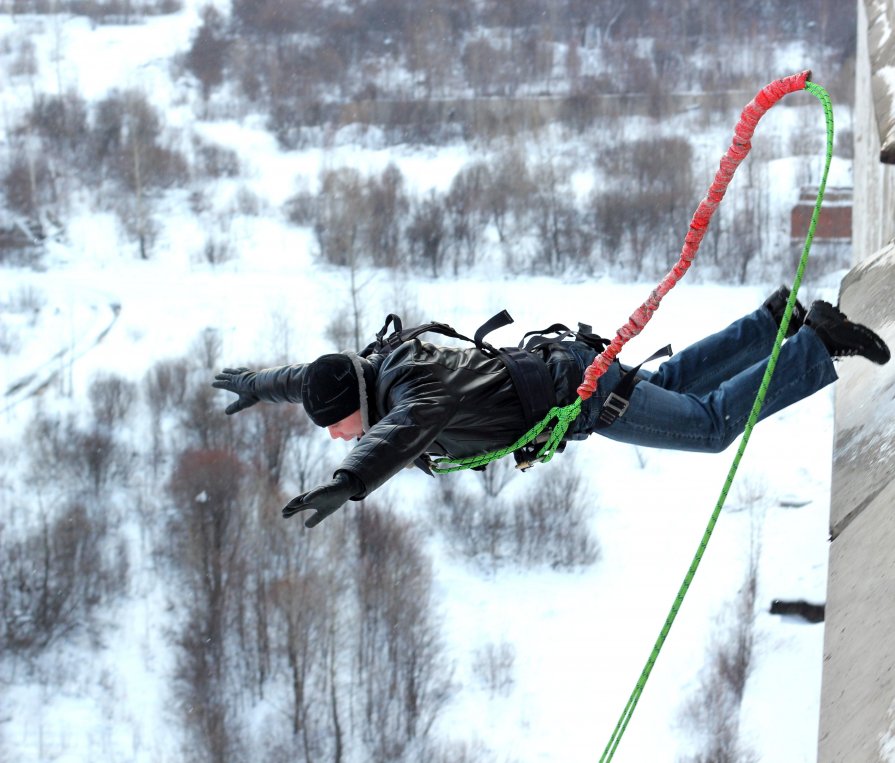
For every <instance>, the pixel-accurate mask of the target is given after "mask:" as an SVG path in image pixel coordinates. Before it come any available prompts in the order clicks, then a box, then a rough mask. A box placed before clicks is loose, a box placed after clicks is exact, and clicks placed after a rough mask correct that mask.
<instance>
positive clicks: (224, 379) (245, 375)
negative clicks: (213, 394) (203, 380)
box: [211, 368, 258, 416]
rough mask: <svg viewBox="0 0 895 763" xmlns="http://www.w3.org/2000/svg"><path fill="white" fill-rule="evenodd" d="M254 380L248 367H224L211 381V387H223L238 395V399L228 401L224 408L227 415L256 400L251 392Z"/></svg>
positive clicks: (250, 404)
mask: <svg viewBox="0 0 895 763" xmlns="http://www.w3.org/2000/svg"><path fill="white" fill-rule="evenodd" d="M254 381H255V372H254V371H249V369H248V368H225V369H224V370H223V371H221V372H220V373H219V374H218V375H217V376H215V377H214V381H213V382H212V383H211V386H212V387H217V389H225V390H227V392H235V393H236V394H237V395H239V399H238V400H237V401H236V402H235V403H230V405H228V406H227V408H226V409H225V410H224V413H226V414H227V415H228V416H231V415H233V414H234V413H238V412H239V411H244V410H245V409H246V408H250V407H251V406H253V405H254V404H255V403H257V402H258V398H257V397H256V396H255V393H254V392H253V386H252V383H253V382H254Z"/></svg>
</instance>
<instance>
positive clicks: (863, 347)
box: [805, 300, 890, 365]
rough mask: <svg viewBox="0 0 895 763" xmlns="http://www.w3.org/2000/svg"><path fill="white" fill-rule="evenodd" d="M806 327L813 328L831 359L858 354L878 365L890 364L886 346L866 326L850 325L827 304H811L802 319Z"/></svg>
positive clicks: (850, 323)
mask: <svg viewBox="0 0 895 763" xmlns="http://www.w3.org/2000/svg"><path fill="white" fill-rule="evenodd" d="M805 325H806V326H810V327H811V328H812V329H814V332H815V333H816V334H817V336H818V337H819V338H820V341H821V342H823V343H824V347H826V348H827V351H828V352H829V353H830V357H831V358H844V357H851V356H853V355H860V356H861V357H863V358H867V360H870V361H873V362H874V363H878V364H879V365H883V364H884V363H888V362H889V357H890V353H889V348H888V346H887V345H886V343H885V342H884V341H883V340H882V339H881V338H880V337H879V336H877V335H876V334H875V333H874V332H873V331H871V330H870V329H869V328H867V327H866V326H862V325H861V324H860V323H852V322H851V321H850V320H849V319H848V318H847V317H846V316H845V313H843V312H842V311H841V310H839V309H838V308H835V307H833V305H831V304H830V303H829V302H824V301H822V300H818V301H817V302H813V303H812V304H811V309H810V310H809V311H808V315H807V316H805Z"/></svg>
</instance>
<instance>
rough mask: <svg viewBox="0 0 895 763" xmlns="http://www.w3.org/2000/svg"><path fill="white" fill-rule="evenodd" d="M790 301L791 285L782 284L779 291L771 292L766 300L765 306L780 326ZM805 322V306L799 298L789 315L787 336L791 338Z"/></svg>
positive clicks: (778, 326)
mask: <svg viewBox="0 0 895 763" xmlns="http://www.w3.org/2000/svg"><path fill="white" fill-rule="evenodd" d="M788 301H789V287H788V286H781V287H780V288H779V289H777V291H775V292H774V293H773V294H771V296H770V297H768V298H767V299H766V300H765V301H764V306H765V307H766V308H767V309H768V311H769V312H770V313H771V315H772V316H773V318H774V321H775V322H776V323H777V328H780V321H782V320H783V313H784V312H785V311H786V303H787V302H788ZM804 322H805V307H804V306H803V305H802V303H801V302H799V300H796V303H795V304H794V305H793V306H792V313H791V314H790V316H789V325H788V326H787V327H786V338H787V339H789V337H791V336H792V335H793V334H795V333H796V331H798V330H799V329H800V328H802V324H803V323H804Z"/></svg>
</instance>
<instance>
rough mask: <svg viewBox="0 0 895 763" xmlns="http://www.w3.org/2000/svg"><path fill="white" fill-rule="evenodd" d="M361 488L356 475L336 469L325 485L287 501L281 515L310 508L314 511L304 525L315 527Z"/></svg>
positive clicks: (286, 515) (361, 490)
mask: <svg viewBox="0 0 895 763" xmlns="http://www.w3.org/2000/svg"><path fill="white" fill-rule="evenodd" d="M363 490H364V486H363V484H362V483H361V481H360V480H359V479H358V478H357V477H355V476H354V475H353V474H350V473H349V472H343V471H338V472H336V474H335V476H334V477H333V478H332V479H331V480H330V481H329V482H327V483H326V484H325V485H320V486H319V487H315V488H314V489H313V490H309V491H308V492H307V493H302V494H301V495H300V496H298V497H297V498H293V499H292V500H291V501H289V503H287V504H286V506H285V507H283V516H284V517H286V518H288V517H291V516H292V515H293V514H296V513H298V512H299V511H306V510H308V509H311V510H313V511H314V513H313V514H312V515H311V516H310V517H309V518H308V519H307V521H306V522H305V527H316V526H317V525H319V524H320V523H321V522H322V521H323V520H324V519H326V518H327V517H328V516H329V515H330V514H332V513H333V512H334V511H336V509H338V508H339V507H340V506H341V505H342V504H343V503H345V501H347V500H349V499H350V498H354V496H356V495H359V494H360V493H362V492H363Z"/></svg>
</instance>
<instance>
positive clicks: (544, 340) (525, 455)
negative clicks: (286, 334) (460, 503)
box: [359, 310, 671, 473]
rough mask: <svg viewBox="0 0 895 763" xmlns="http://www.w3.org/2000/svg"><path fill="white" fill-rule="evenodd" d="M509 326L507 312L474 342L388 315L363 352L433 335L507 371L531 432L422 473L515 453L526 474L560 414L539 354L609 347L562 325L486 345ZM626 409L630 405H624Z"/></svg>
mask: <svg viewBox="0 0 895 763" xmlns="http://www.w3.org/2000/svg"><path fill="white" fill-rule="evenodd" d="M511 323H513V318H512V317H511V316H510V314H509V313H508V312H507V311H506V310H501V311H500V312H499V313H497V315H494V316H492V317H491V318H489V319H488V320H487V321H485V323H483V324H482V325H481V326H480V327H479V328H478V329H477V330H476V332H475V334H474V335H473V336H472V338H470V337H468V336H465V335H464V334H461V333H460V332H459V331H457V330H456V329H454V328H453V327H451V326H449V325H448V324H447V323H441V322H439V321H430V322H428V323H424V324H421V325H419V326H414V327H412V328H406V329H405V328H404V327H403V323H402V321H401V318H400V317H399V316H397V315H395V314H394V313H390V314H389V315H388V316H387V317H386V319H385V324H384V325H383V326H382V328H381V329H380V330H379V331H378V332H377V333H376V339H375V340H374V341H373V342H371V343H370V344H368V345H367V346H366V347H365V348H364V349H363V350H361V352H360V353H359V355H360V356H361V357H369V356H370V355H373V354H378V355H388V354H390V353H391V352H393V351H394V350H395V349H397V348H398V347H399V346H401V345H402V344H404V343H406V342H409V341H412V340H414V339H416V338H417V337H419V336H421V335H422V334H425V333H427V332H432V333H436V334H441V335H442V336H448V337H451V338H453V339H459V340H462V341H465V342H471V343H472V344H474V345H475V346H476V347H477V348H478V349H479V350H480V351H481V352H483V353H485V354H486V355H487V356H488V357H492V358H497V359H498V360H500V361H501V363H503V365H504V367H505V368H506V369H507V371H508V373H509V375H510V379H511V381H512V383H513V387H514V389H515V391H516V395H517V397H518V398H519V402H520V404H521V406H522V412H523V420H524V422H525V426H526V427H528V428H529V430H528V432H527V433H526V434H525V435H523V436H522V437H521V438H519V440H518V441H517V442H515V443H513V444H512V445H510V446H509V447H507V448H504V449H503V450H501V451H498V452H496V453H488V454H485V455H482V456H475V457H472V458H467V459H457V460H450V459H447V458H445V459H437V460H435V461H433V460H432V459H428V458H424V459H423V460H422V461H421V462H419V463H418V465H419V466H420V467H421V468H422V469H423V470H424V471H428V472H437V473H444V472H450V471H457V470H459V469H483V468H484V467H485V465H486V464H488V463H489V462H490V461H493V460H494V459H496V458H500V457H501V456H504V455H507V454H508V453H513V455H514V457H515V459H516V463H517V467H518V468H520V469H522V470H525V469H528V468H529V467H530V466H532V465H533V464H534V463H536V462H537V461H538V460H540V456H539V453H540V451H541V449H542V447H543V444H544V443H545V442H546V441H547V440H548V439H550V437H551V436H552V432H553V430H552V429H551V428H550V427H549V423H550V421H551V420H552V416H551V412H552V411H558V410H560V409H559V408H557V406H556V392H555V390H554V381H553V378H552V377H551V375H550V371H549V369H548V368H547V364H546V362H545V361H544V358H543V356H542V354H541V353H540V352H539V350H541V349H542V348H544V347H549V346H555V345H557V344H561V343H562V342H563V341H566V340H569V341H577V342H580V343H582V344H584V345H586V346H588V347H590V348H592V349H594V350H596V351H597V352H600V351H602V350H604V349H605V348H606V346H607V345H608V344H609V340H608V339H603V338H602V337H600V336H598V335H597V334H594V333H593V329H592V328H591V327H590V326H589V325H587V324H585V323H579V324H578V329H577V331H574V330H572V329H570V328H569V327H568V326H565V325H564V324H562V323H554V324H553V325H551V326H548V327H547V328H545V329H538V330H536V331H529V332H528V333H526V334H525V335H524V336H523V337H522V339H521V340H520V342H519V344H518V346H516V347H500V348H497V347H494V346H493V345H491V344H489V343H488V342H486V341H485V337H486V336H487V335H488V334H490V333H491V332H492V331H495V330H496V329H499V328H503V327H504V326H508V325H510V324H511ZM390 328H391V329H392V330H391V333H388V332H389V329H390ZM551 335H555V336H551ZM670 351H671V348H670V347H668V348H665V349H663V350H662V351H660V353H657V355H656V357H658V355H659V354H669V353H670ZM639 368H640V366H638V367H637V368H636V369H633V373H634V374H635V375H636V372H637V371H638V370H639ZM629 373H630V372H629ZM636 381H637V379H635V380H634V381H633V382H632V380H631V379H629V378H628V375H626V376H625V377H623V379H622V383H620V384H619V387H618V388H617V389H616V392H617V393H618V395H617V397H618V398H619V399H621V396H622V395H626V396H627V395H630V390H631V389H633V386H634V383H635V382H636ZM625 405H627V402H626V401H625ZM621 412H623V410H622V411H621ZM613 420H614V419H613ZM608 423H611V422H607V424H605V425H607V426H608ZM563 433H565V429H563ZM564 444H565V443H564V441H562V439H561V437H560V438H559V439H558V440H557V445H556V447H555V449H552V450H556V451H561V450H562V448H563V446H564ZM552 450H551V454H552Z"/></svg>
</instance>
